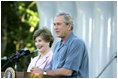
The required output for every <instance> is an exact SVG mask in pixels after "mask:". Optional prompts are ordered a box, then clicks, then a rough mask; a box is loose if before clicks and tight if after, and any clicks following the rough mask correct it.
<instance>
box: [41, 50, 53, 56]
mask: <svg viewBox="0 0 118 79" xmlns="http://www.w3.org/2000/svg"><path fill="white" fill-rule="evenodd" d="M51 54H52V50H50V51H49V52H48V53H47V54H46V55H45V56H44V57H43V58H47V57H49V56H50V55H51ZM40 55H41V53H40V54H39V57H40Z"/></svg>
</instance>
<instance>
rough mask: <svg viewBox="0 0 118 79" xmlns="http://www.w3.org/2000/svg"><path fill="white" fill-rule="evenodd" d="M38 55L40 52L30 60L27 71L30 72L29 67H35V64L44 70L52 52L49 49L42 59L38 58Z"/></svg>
mask: <svg viewBox="0 0 118 79" xmlns="http://www.w3.org/2000/svg"><path fill="white" fill-rule="evenodd" d="M40 55H41V54H39V56H36V57H34V58H33V59H32V60H31V62H30V64H29V66H28V69H27V72H31V71H30V70H31V68H32V67H37V66H38V67H39V68H41V69H42V70H45V69H46V68H48V66H49V64H50V61H51V60H52V55H53V52H52V51H51V50H50V51H49V52H48V53H47V54H46V55H45V56H44V57H43V58H42V59H40V60H39V57H40Z"/></svg>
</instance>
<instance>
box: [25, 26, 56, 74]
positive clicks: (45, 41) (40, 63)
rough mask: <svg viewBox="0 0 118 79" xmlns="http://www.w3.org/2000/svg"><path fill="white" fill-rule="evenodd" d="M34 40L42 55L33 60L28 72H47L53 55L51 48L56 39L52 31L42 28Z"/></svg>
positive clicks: (37, 31)
mask: <svg viewBox="0 0 118 79" xmlns="http://www.w3.org/2000/svg"><path fill="white" fill-rule="evenodd" d="M33 39H34V41H35V46H36V48H37V49H38V51H39V52H40V54H39V55H38V56H36V57H34V58H33V59H32V60H31V62H30V64H29V66H28V69H27V72H35V73H38V69H39V68H41V69H42V70H44V71H45V69H46V68H48V66H49V64H50V61H51V59H52V55H53V52H52V50H51V46H52V43H53V41H54V38H53V36H52V34H51V32H50V30H48V29H47V28H42V29H38V30H36V31H35V32H34V35H33Z"/></svg>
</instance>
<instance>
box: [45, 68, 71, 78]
mask: <svg viewBox="0 0 118 79" xmlns="http://www.w3.org/2000/svg"><path fill="white" fill-rule="evenodd" d="M46 72H47V75H52V76H71V75H72V73H73V70H70V69H66V68H59V69H55V70H50V69H49V68H48V69H47V70H46Z"/></svg>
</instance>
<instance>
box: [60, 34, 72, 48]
mask: <svg viewBox="0 0 118 79" xmlns="http://www.w3.org/2000/svg"><path fill="white" fill-rule="evenodd" d="M73 35H74V33H73V32H72V33H71V34H70V35H69V36H68V38H67V39H66V40H65V41H64V43H63V44H62V46H63V45H68V41H69V40H70V39H71V38H72V37H73ZM61 41H62V40H60V44H61Z"/></svg>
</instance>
